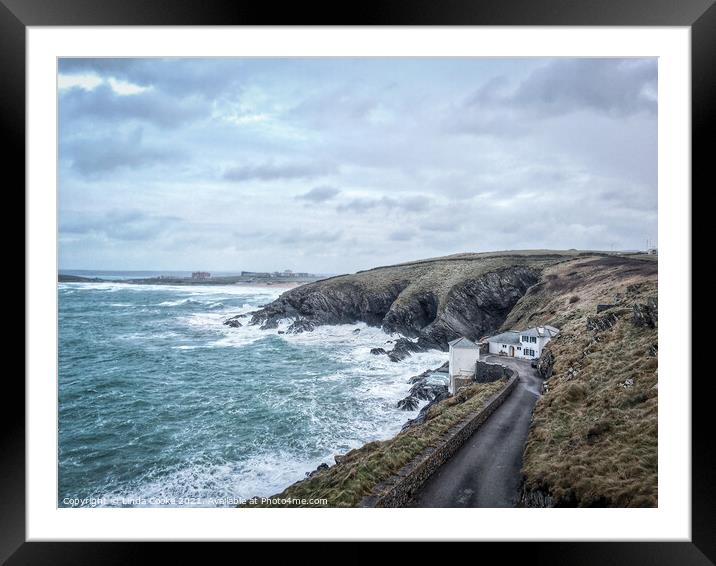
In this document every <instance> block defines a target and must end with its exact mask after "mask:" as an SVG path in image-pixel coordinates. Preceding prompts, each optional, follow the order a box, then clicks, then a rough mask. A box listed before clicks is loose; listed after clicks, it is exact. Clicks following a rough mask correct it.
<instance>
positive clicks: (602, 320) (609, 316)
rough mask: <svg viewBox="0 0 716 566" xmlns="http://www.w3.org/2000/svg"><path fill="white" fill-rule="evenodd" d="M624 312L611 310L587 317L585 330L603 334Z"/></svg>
mask: <svg viewBox="0 0 716 566" xmlns="http://www.w3.org/2000/svg"><path fill="white" fill-rule="evenodd" d="M624 312H625V311H624V310H623V309H621V310H616V311H615V310H611V311H609V312H607V313H604V314H599V315H596V316H588V317H587V323H586V325H587V330H591V331H593V332H603V331H605V330H609V329H610V328H611V327H612V326H614V325H615V324H616V323H617V322H619V318H620V315H622V314H624Z"/></svg>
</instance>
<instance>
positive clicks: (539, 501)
mask: <svg viewBox="0 0 716 566" xmlns="http://www.w3.org/2000/svg"><path fill="white" fill-rule="evenodd" d="M520 506H521V507H540V508H544V507H554V498H553V497H552V496H551V495H549V494H548V493H545V492H544V491H542V490H540V489H525V488H524V487H523V488H522V494H521V496H520Z"/></svg>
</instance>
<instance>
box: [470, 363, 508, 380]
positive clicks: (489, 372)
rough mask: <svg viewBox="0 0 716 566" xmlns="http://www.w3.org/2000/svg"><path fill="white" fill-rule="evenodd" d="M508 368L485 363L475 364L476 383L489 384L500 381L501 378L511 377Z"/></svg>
mask: <svg viewBox="0 0 716 566" xmlns="http://www.w3.org/2000/svg"><path fill="white" fill-rule="evenodd" d="M513 373H514V371H512V370H511V369H510V368H508V367H505V366H503V365H500V364H488V363H487V362H477V364H476V366H475V379H474V381H476V382H477V383H491V382H493V381H497V380H498V379H502V378H503V377H506V378H510V377H512V374H513Z"/></svg>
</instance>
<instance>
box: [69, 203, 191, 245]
mask: <svg viewBox="0 0 716 566" xmlns="http://www.w3.org/2000/svg"><path fill="white" fill-rule="evenodd" d="M180 222H181V221H180V219H179V218H177V217H175V216H154V215H149V214H145V213H144V212H141V211H139V210H125V211H122V210H112V211H109V212H107V213H105V214H104V215H102V216H100V217H97V216H95V217H85V216H83V215H81V214H72V213H66V214H65V215H64V216H63V219H62V220H61V222H60V233H61V234H80V235H89V234H95V235H101V236H105V237H107V238H110V239H115V240H128V241H132V240H151V239H153V238H156V237H157V236H159V235H161V234H163V233H165V232H168V231H169V230H170V229H175V228H177V226H178V224H179V223H180Z"/></svg>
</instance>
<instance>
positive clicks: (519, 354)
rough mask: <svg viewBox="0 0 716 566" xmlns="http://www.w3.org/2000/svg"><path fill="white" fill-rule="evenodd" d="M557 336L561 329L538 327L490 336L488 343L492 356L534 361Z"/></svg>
mask: <svg viewBox="0 0 716 566" xmlns="http://www.w3.org/2000/svg"><path fill="white" fill-rule="evenodd" d="M557 334H559V329H558V328H555V327H554V326H536V327H534V328H528V329H527V330H510V331H508V332H503V333H502V334H497V335H496V336H490V337H489V338H488V339H487V342H488V344H489V352H490V353H491V354H498V355H502V356H510V357H513V358H526V359H528V360H533V359H535V358H539V357H540V355H542V349H543V348H544V347H545V346H546V345H547V342H549V341H550V340H551V339H552V338H554V337H555V336H557Z"/></svg>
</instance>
